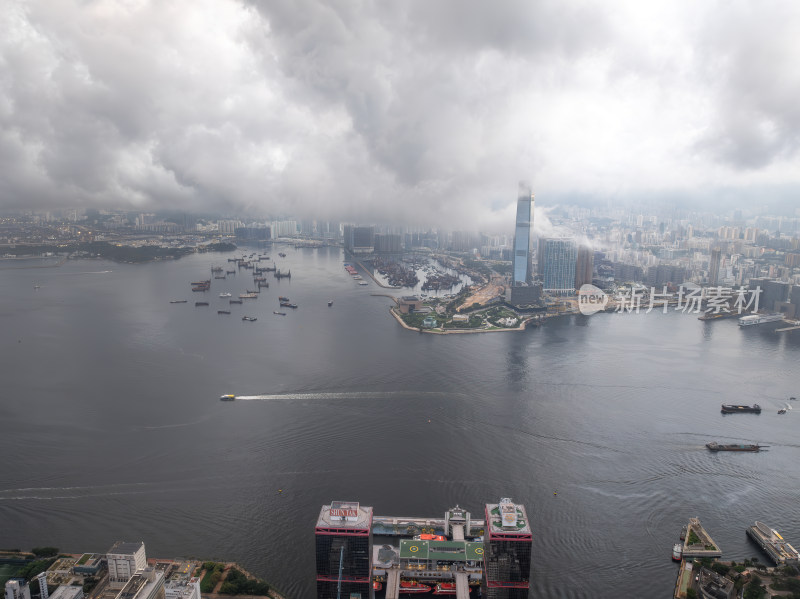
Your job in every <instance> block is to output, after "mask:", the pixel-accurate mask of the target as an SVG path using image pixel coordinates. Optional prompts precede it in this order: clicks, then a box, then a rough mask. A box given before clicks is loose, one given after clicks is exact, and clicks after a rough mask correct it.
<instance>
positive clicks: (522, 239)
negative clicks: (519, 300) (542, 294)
mask: <svg viewBox="0 0 800 599" xmlns="http://www.w3.org/2000/svg"><path fill="white" fill-rule="evenodd" d="M532 234H533V193H531V188H530V185H528V184H527V183H525V182H524V181H520V183H519V193H518V194H517V226H516V229H515V231H514V258H513V262H512V263H513V266H514V270H513V275H512V276H513V279H512V285H513V286H514V287H518V286H521V285H530V284H531V282H532V281H533V272H532V271H531V252H532V251H533V239H532V237H531V236H532Z"/></svg>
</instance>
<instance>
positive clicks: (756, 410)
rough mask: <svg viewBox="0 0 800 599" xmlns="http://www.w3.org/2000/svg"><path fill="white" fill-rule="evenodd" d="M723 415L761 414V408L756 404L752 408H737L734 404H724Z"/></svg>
mask: <svg viewBox="0 0 800 599" xmlns="http://www.w3.org/2000/svg"><path fill="white" fill-rule="evenodd" d="M722 413H723V414H760V413H761V406H760V405H758V404H757V403H754V404H753V405H752V406H737V405H733V404H722Z"/></svg>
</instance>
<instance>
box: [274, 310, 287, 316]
mask: <svg viewBox="0 0 800 599" xmlns="http://www.w3.org/2000/svg"><path fill="white" fill-rule="evenodd" d="M272 313H273V314H277V315H278V316H286V312H278V311H277V310H273V311H272Z"/></svg>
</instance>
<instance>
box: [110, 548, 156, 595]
mask: <svg viewBox="0 0 800 599" xmlns="http://www.w3.org/2000/svg"><path fill="white" fill-rule="evenodd" d="M106 561H107V563H108V586H109V587H110V588H112V589H121V588H122V587H124V586H125V583H127V582H128V581H129V580H130V579H131V577H132V576H133V575H134V574H135V573H136V571H137V570H141V569H143V568H145V567H147V556H146V555H145V551H144V542H143V541H140V542H138V543H125V542H123V541H118V542H117V543H115V544H114V546H113V547H112V548H111V549H109V550H108V552H107V553H106Z"/></svg>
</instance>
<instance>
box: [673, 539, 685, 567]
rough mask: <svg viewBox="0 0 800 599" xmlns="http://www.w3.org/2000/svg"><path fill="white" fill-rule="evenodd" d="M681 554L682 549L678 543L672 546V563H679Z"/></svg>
mask: <svg viewBox="0 0 800 599" xmlns="http://www.w3.org/2000/svg"><path fill="white" fill-rule="evenodd" d="M682 553H683V549H682V547H681V544H680V543H675V544H674V545H673V546H672V561H673V562H679V561H681V554H682Z"/></svg>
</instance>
